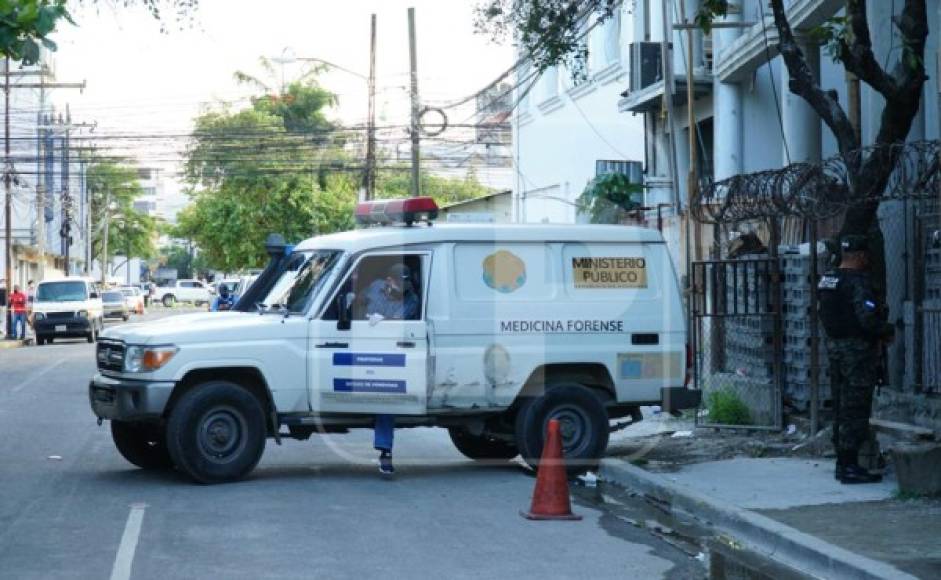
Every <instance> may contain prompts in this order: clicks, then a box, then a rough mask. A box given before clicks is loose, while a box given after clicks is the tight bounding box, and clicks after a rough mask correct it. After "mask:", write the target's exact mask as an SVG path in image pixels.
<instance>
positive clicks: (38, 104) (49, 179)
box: [0, 56, 90, 287]
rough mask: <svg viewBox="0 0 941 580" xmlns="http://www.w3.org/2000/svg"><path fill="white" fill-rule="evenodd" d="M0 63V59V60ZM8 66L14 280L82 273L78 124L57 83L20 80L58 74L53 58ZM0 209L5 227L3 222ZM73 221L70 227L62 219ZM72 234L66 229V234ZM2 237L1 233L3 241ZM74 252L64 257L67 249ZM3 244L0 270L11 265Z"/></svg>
mask: <svg viewBox="0 0 941 580" xmlns="http://www.w3.org/2000/svg"><path fill="white" fill-rule="evenodd" d="M0 66H2V65H0ZM41 67H42V69H43V70H46V71H47V74H45V75H41V74H39V73H40V66H33V67H26V68H23V67H20V66H18V65H13V66H11V70H10V72H11V73H12V74H13V75H14V76H13V77H12V78H11V90H10V117H11V122H10V135H9V137H10V141H11V156H10V168H11V171H12V174H13V182H12V183H13V184H12V217H11V229H12V234H13V235H12V238H13V244H12V247H13V262H12V264H13V282H14V283H15V284H20V285H21V286H24V287H25V286H26V283H27V281H29V280H42V279H44V278H49V277H55V276H63V275H65V274H66V273H69V274H80V273H82V272H84V271H85V270H86V268H87V264H88V243H87V240H88V231H89V227H90V223H89V219H90V215H89V213H90V212H89V197H88V194H87V191H86V189H85V169H86V164H85V162H84V161H83V158H82V156H81V152H80V149H79V148H77V147H75V141H74V137H75V132H76V130H77V127H76V125H77V124H73V122H72V120H71V119H70V118H69V117H68V116H67V115H64V114H63V109H62V108H59V109H58V110H57V109H56V108H55V107H54V106H53V103H54V102H55V97H56V91H54V90H51V89H47V88H33V87H25V86H20V87H17V85H23V84H29V85H35V84H37V83H38V82H39V79H41V78H42V79H44V80H45V82H54V80H55V79H54V77H53V75H52V74H51V73H49V69H50V68H51V63H50V60H49V59H48V58H46V57H45V56H44V58H43V60H42V64H41ZM4 220H5V217H4V212H2V211H0V232H3V231H4V229H3V228H4V227H5V221H4ZM66 222H67V223H68V226H69V227H68V230H67V231H66V228H64V227H63V225H64V224H66ZM66 234H68V235H66ZM2 245H4V243H3V240H2V239H0V246H2ZM66 255H68V257H69V260H68V264H66V261H65V256H66ZM5 257H6V252H5V251H4V252H0V278H3V277H4V272H5V269H6V264H5Z"/></svg>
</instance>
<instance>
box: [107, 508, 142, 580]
mask: <svg viewBox="0 0 941 580" xmlns="http://www.w3.org/2000/svg"><path fill="white" fill-rule="evenodd" d="M146 508H147V505H146V504H142V503H133V504H131V513H129V514H128V515H127V524H126V525H125V526H124V535H122V536H121V545H119V546H118V553H117V554H116V555H115V556H114V566H113V567H112V568H111V580H129V579H130V577H131V564H133V563H134V552H136V551H137V540H138V538H140V529H141V524H143V523H144V510H145V509H146Z"/></svg>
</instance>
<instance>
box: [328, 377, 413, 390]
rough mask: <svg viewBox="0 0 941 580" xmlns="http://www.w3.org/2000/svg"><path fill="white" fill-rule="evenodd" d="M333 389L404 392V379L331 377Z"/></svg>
mask: <svg viewBox="0 0 941 580" xmlns="http://www.w3.org/2000/svg"><path fill="white" fill-rule="evenodd" d="M333 390H334V391H336V392H338V393H404V392H405V381H385V380H381V379H333Z"/></svg>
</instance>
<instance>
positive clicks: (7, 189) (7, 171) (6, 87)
mask: <svg viewBox="0 0 941 580" xmlns="http://www.w3.org/2000/svg"><path fill="white" fill-rule="evenodd" d="M3 72H4V75H3V76H4V80H3V100H4V107H3V126H4V139H3V151H4V158H3V188H4V196H5V200H4V204H3V206H4V209H3V215H4V219H5V222H4V223H5V224H6V231H5V232H4V236H5V238H6V242H7V243H6V255H5V257H4V264H5V265H6V273H5V275H6V282H7V293H6V302H7V316H6V318H7V319H6V328H7V332H6V334H7V336H13V324H12V323H13V317H12V314H11V309H10V307H9V304H10V296H12V295H13V223H12V222H13V162H12V160H11V159H10V57H6V60H5V65H4V67H3Z"/></svg>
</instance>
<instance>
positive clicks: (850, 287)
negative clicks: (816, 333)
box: [817, 269, 892, 454]
mask: <svg viewBox="0 0 941 580" xmlns="http://www.w3.org/2000/svg"><path fill="white" fill-rule="evenodd" d="M817 289H818V293H819V297H820V320H821V322H822V323H823V326H824V329H825V330H826V332H827V337H828V338H827V354H828V358H829V361H830V388H831V389H832V393H833V403H834V408H835V411H836V414H837V417H838V421H837V423H838V425H839V428H838V429H834V432H833V446H834V447H835V448H836V450H837V452H838V453H839V452H844V453H854V454H855V453H856V452H858V451H859V448H860V447H861V446H862V445H863V443H865V442H866V441H867V440H868V439H869V416H870V414H871V412H872V394H873V390H874V388H875V385H876V381H877V377H878V372H877V365H878V362H879V341H880V339H882V338H884V337H886V336H891V334H892V326H891V325H889V324H887V323H886V322H884V321H883V319H882V316H881V313H882V311H883V309H882V307H881V306H880V305H879V303H878V302H877V298H876V297H875V294H874V293H873V291H872V286H871V285H870V283H869V278H868V275H867V273H866V272H863V271H861V270H848V269H835V270H830V271H829V272H827V273H826V274H824V275H823V277H822V278H821V279H820V283H819V284H818V285H817Z"/></svg>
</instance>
